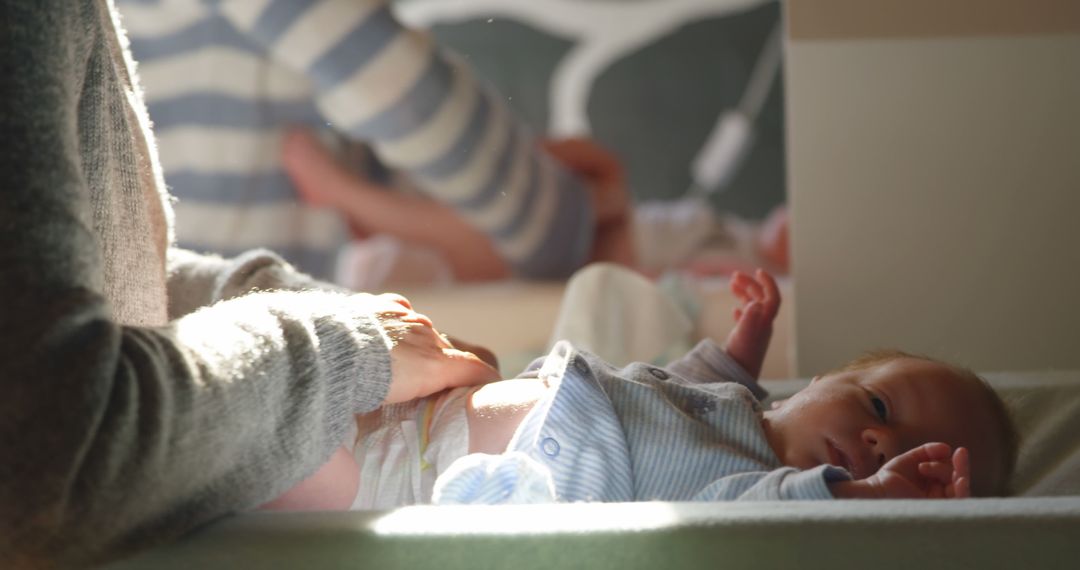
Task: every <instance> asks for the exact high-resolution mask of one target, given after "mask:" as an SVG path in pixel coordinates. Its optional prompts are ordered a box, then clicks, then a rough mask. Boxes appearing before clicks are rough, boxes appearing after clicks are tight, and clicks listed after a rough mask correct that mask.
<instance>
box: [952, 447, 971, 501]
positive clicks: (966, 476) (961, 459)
mask: <svg viewBox="0 0 1080 570" xmlns="http://www.w3.org/2000/svg"><path fill="white" fill-rule="evenodd" d="M952 463H953V477H952V490H953V493H952V495H953V496H954V497H956V498H958V499H963V498H967V497H970V496H971V459H970V455H969V454H968V450H967V448H966V447H957V448H956V451H954V452H953V456H952Z"/></svg>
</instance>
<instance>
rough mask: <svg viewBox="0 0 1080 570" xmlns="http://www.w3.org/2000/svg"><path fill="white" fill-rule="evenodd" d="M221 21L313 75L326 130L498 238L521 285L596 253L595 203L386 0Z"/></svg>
mask: <svg viewBox="0 0 1080 570" xmlns="http://www.w3.org/2000/svg"><path fill="white" fill-rule="evenodd" d="M220 9H221V12H222V13H223V14H224V15H225V16H226V17H227V18H229V20H230V22H231V23H232V24H233V25H234V26H235V27H236V28H237V29H239V30H240V31H242V32H243V33H246V34H247V35H248V36H250V37H251V38H252V39H254V40H255V41H256V42H257V43H259V44H260V45H262V46H263V47H264V49H266V50H267V51H268V52H269V53H270V54H271V55H272V56H274V57H276V58H277V59H279V60H280V61H282V62H283V63H285V64H286V65H288V66H290V67H292V68H293V69H294V70H296V71H298V72H300V73H302V74H304V75H306V76H307V77H309V78H310V79H311V81H312V85H313V86H314V88H315V90H316V92H317V98H318V105H319V108H320V109H321V111H322V112H323V114H324V116H325V118H326V119H327V121H328V122H330V123H332V124H333V125H334V126H335V128H339V129H341V130H343V131H344V132H346V133H348V134H349V135H350V136H353V137H355V138H356V139H358V140H365V141H369V142H372V143H373V146H374V147H375V149H376V151H377V152H378V153H379V156H380V158H382V159H383V160H384V161H385V162H386V163H387V164H389V165H391V166H393V167H395V168H398V169H401V170H404V171H406V172H408V173H409V174H410V175H412V176H414V177H415V178H416V179H417V180H419V181H420V182H421V186H422V187H423V188H424V189H425V190H426V191H427V192H429V193H430V194H432V195H433V196H434V197H436V198H438V199H440V200H442V201H444V202H446V203H448V204H450V205H451V206H453V207H454V208H455V209H456V210H457V211H459V212H460V213H461V214H462V215H463V216H465V217H466V218H467V219H468V220H469V221H470V222H471V223H472V224H474V225H475V226H476V227H477V228H479V229H480V230H481V231H483V232H484V233H486V234H487V235H489V236H490V237H491V238H492V239H493V240H494V241H495V243H496V246H497V248H498V249H499V251H500V252H501V253H502V255H503V256H504V257H505V258H506V259H507V260H508V261H509V262H510V264H511V266H513V267H514V269H515V270H516V271H517V272H518V273H519V274H520V275H523V276H527V277H534V278H552V277H565V276H567V275H569V274H570V273H571V272H572V271H573V270H575V269H577V268H578V267H580V266H581V265H583V264H584V263H585V262H586V261H587V260H588V258H589V257H590V255H591V254H592V253H593V252H592V246H593V237H594V235H595V233H596V232H595V230H596V228H595V226H596V222H597V218H596V215H595V214H594V212H593V205H592V200H591V198H590V193H589V192H587V191H586V190H585V188H584V187H583V186H582V185H581V184H580V183H579V182H578V181H577V180H576V179H575V178H574V177H572V176H570V175H569V173H568V172H567V171H565V170H563V169H561V168H559V167H557V165H556V164H555V163H554V162H553V161H552V160H551V158H550V157H549V156H547V155H546V154H544V153H543V152H542V150H541V149H540V148H539V146H538V142H537V141H536V140H535V138H534V137H533V135H532V134H531V133H530V132H529V131H528V129H527V128H526V127H525V126H524V125H523V124H522V123H520V122H519V121H516V120H515V119H514V117H513V116H512V114H511V112H510V110H509V109H508V108H507V107H506V105H505V103H503V101H502V99H501V98H500V97H497V96H495V95H494V94H493V93H492V92H491V91H490V90H489V89H487V88H486V87H484V86H483V85H481V84H480V82H479V81H478V80H477V79H476V78H475V77H474V76H473V74H472V73H471V71H470V69H469V68H468V67H467V66H466V65H464V64H462V63H461V62H459V61H457V60H454V59H451V58H449V57H447V56H446V55H445V54H444V53H443V52H441V51H439V50H438V49H437V48H436V46H434V44H433V42H432V41H431V39H430V37H429V36H428V35H426V34H423V33H420V32H418V31H415V30H409V29H407V28H405V27H404V26H403V25H402V24H401V23H400V22H399V21H398V20H397V19H396V18H395V17H394V15H393V13H392V11H391V8H390V6H389V5H388V3H386V2H384V1H383V0H361V1H355V0H353V1H349V0H319V1H307V0H261V1H252V0H226V1H225V2H222V3H221V5H220Z"/></svg>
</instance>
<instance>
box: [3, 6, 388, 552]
mask: <svg viewBox="0 0 1080 570" xmlns="http://www.w3.org/2000/svg"><path fill="white" fill-rule="evenodd" d="M104 6H106V3H105V2H104V1H97V2H92V1H87V2H78V3H74V2H68V1H66V0H65V1H60V0H41V1H35V2H23V1H21V0H0V74H2V76H3V78H2V81H3V85H4V90H3V93H4V94H3V97H0V133H3V137H0V185H2V188H3V197H2V199H0V267H2V268H3V274H2V275H3V276H2V278H0V393H2V397H0V457H2V458H3V459H2V461H0V567H2V568H11V567H24V566H32V567H42V566H48V565H53V564H56V565H72V564H76V563H77V564H80V565H81V564H85V563H86V562H88V561H93V560H99V559H102V558H108V557H112V556H115V555H117V554H119V553H123V552H126V551H129V550H132V549H135V548H139V547H145V546H147V545H151V544H155V543H158V542H162V541H165V540H169V539H172V538H175V537H176V536H178V535H180V534H182V533H185V532H187V531H189V530H191V529H193V528H195V527H197V526H199V525H202V524H205V523H207V522H209V521H212V520H214V519H216V518H218V517H220V516H223V515H226V514H229V513H233V512H238V511H243V510H246V509H251V508H254V507H256V506H257V505H259V504H261V503H262V502H264V501H267V500H269V499H271V498H273V497H274V496H276V495H278V494H280V493H281V492H282V491H283V490H284V489H286V488H287V487H288V486H290V485H291V484H293V483H295V482H296V481H298V480H299V479H301V478H303V477H304V476H306V475H307V474H309V473H311V472H313V471H314V470H315V469H316V468H317V467H318V466H319V465H320V464H321V463H322V462H323V461H325V459H326V457H328V456H329V454H330V453H331V451H332V450H333V449H334V448H335V447H336V446H337V445H339V444H340V442H341V438H342V437H343V435H344V434H345V432H346V429H347V426H348V425H349V424H350V422H351V421H352V415H353V414H354V413H357V412H362V411H365V410H369V409H372V408H373V407H374V406H376V405H378V403H379V402H381V400H382V399H383V397H384V396H385V393H386V390H387V387H388V384H389V380H390V369H389V367H390V360H389V353H388V342H387V339H386V337H385V334H384V332H383V330H382V328H381V327H380V326H379V324H378V322H377V321H376V319H375V318H374V317H373V315H372V308H371V306H370V305H369V304H368V303H369V301H370V299H371V297H370V296H363V295H357V296H350V295H345V294H342V293H337V292H330V291H306V292H286V291H278V292H259V293H254V294H249V295H243V296H239V297H236V298H233V299H229V300H224V301H221V302H219V303H217V304H215V305H213V306H212V307H209V308H205V309H201V310H197V311H190V312H189V314H187V315H186V316H184V317H182V318H180V319H177V320H175V321H171V322H169V323H163V324H162V325H160V326H154V327H150V326H146V327H134V326H125V325H123V324H121V323H120V322H118V321H117V320H116V318H115V317H114V315H115V314H116V312H115V307H114V306H113V304H112V303H110V301H109V300H108V298H109V297H108V295H107V293H106V291H107V289H108V286H109V284H108V283H106V279H105V277H104V275H105V272H104V271H103V268H102V267H103V264H104V260H105V259H107V253H108V251H109V250H108V247H107V246H108V240H109V239H114V240H115V239H116V238H117V236H103V235H102V233H101V231H100V229H99V228H97V227H96V226H95V223H94V219H95V217H94V213H95V212H96V210H94V209H93V208H97V207H102V206H101V203H100V202H98V201H95V200H93V199H91V198H90V197H91V196H94V195H95V192H102V193H109V194H110V195H111V196H114V197H115V196H116V195H117V193H118V192H122V191H129V190H130V188H127V187H125V186H124V185H123V180H124V179H125V176H126V177H127V179H128V180H130V178H131V176H130V175H129V174H127V173H128V172H129V170H130V169H131V168H132V163H134V162H135V157H127V158H126V159H125V158H124V157H120V158H117V157H116V156H115V155H116V154H122V153H116V152H115V150H114V149H113V148H112V147H110V146H109V145H108V144H105V143H103V142H99V140H100V139H101V137H102V136H103V135H105V134H107V133H104V132H99V131H97V130H94V129H95V128H99V127H100V125H96V126H95V125H94V124H92V123H88V122H87V117H88V116H89V115H88V114H87V113H86V111H87V110H88V109H97V110H99V111H100V114H102V115H103V116H110V115H109V113H110V112H114V109H117V108H121V109H122V108H123V105H124V104H125V103H126V101H125V99H124V94H123V92H122V91H121V90H119V89H105V88H101V86H100V85H92V84H90V83H89V81H88V79H87V78H88V77H90V76H91V72H93V73H94V74H97V75H101V76H108V74H109V73H115V72H114V71H112V67H110V66H115V65H116V64H117V63H116V61H115V58H111V57H110V56H109V55H108V54H103V53H102V52H103V50H104V49H105V48H104V47H103V46H104V45H105V42H103V40H102V37H101V36H102V33H103V32H102V30H103V29H105V28H104V27H103V26H104V25H105V24H106V23H107V22H108V21H109V20H108V14H107V12H105V8H104ZM111 86H112V87H116V86H115V85H111ZM112 116H113V117H114V118H115V115H112ZM121 122H122V121H121ZM117 132H120V135H117V136H118V137H120V136H126V137H128V138H129V139H130V137H131V136H132V133H133V132H134V131H133V130H131V129H130V128H129V129H128V130H122V129H117ZM88 133H89V134H88ZM114 134H115V133H114ZM105 140H106V141H108V140H110V139H108V138H106V139H105ZM125 160H126V162H125ZM95 169H96V170H95ZM91 171H95V172H99V173H100V172H102V171H107V172H108V173H110V174H109V175H108V176H98V177H91V176H89V175H88V172H91ZM91 180H95V181H97V182H95V183H91V182H90V181H91ZM132 196H133V197H130V198H128V199H129V200H132V201H134V200H139V199H146V198H147V196H145V195H142V196H140V195H139V193H138V192H135V193H133V194H132ZM120 199H123V197H121V198H120ZM120 215H126V213H121V214H120ZM121 237H123V236H121ZM161 271H164V268H163V267H162V268H161ZM212 273H213V272H208V273H206V274H204V277H207V278H208V279H209V281H214V280H215V279H218V278H217V277H210V275H211V274H212ZM255 274H258V272H255ZM237 275H238V274H234V277H237ZM264 275H265V274H264ZM225 281H226V282H228V279H226V280H225ZM241 281H242V280H241ZM176 283H179V281H177V282H176ZM192 283H194V281H191V282H189V284H188V287H193V289H191V291H195V290H196V289H197V288H194V285H192ZM218 283H224V282H222V281H220V280H219V281H218ZM247 285H250V282H246V283H236V284H235V288H236V289H244V288H245V287H247ZM231 286H232V285H228V284H226V286H223V287H218V293H216V295H217V296H218V297H220V298H226V297H229V296H230V293H229V291H230V287H231ZM164 294H165V293H164V291H162V292H161V295H162V296H164ZM193 294H194V293H193ZM211 296H212V295H211ZM211 296H207V297H206V299H209V298H210V297H211ZM190 308H193V307H189V309H190Z"/></svg>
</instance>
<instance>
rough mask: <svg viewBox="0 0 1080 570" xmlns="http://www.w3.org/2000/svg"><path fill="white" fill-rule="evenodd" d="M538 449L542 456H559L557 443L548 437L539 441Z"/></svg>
mask: <svg viewBox="0 0 1080 570" xmlns="http://www.w3.org/2000/svg"><path fill="white" fill-rule="evenodd" d="M540 449H541V450H543V452H544V455H547V456H548V457H555V456H556V455H558V454H559V442H557V441H555V440H554V439H552V438H550V437H545V438H544V439H543V440H542V441H540Z"/></svg>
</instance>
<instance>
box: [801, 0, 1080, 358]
mask: <svg viewBox="0 0 1080 570" xmlns="http://www.w3.org/2000/svg"><path fill="white" fill-rule="evenodd" d="M791 1H792V4H790V5H789V10H788V18H789V20H788V24H789V40H790V41H789V44H788V51H787V60H786V62H787V70H786V73H787V97H788V113H789V114H788V120H789V123H788V124H789V127H788V149H789V173H790V182H789V195H790V201H791V208H792V214H793V225H792V243H793V259H794V295H793V301H794V327H795V330H794V339H795V340H794V342H795V372H796V374H798V375H801V376H808V375H812V374H814V373H817V372H820V371H821V370H823V369H826V368H828V367H831V366H834V365H836V364H838V363H840V362H842V361H844V360H846V359H848V358H850V357H851V356H853V355H855V354H856V353H858V352H859V351H861V350H864V349H868V348H877V347H897V348H903V349H907V350H912V351H915V352H922V353H927V354H930V355H934V356H937V357H940V358H945V359H949V360H953V361H957V362H959V363H961V364H966V365H968V366H972V367H974V368H976V369H979V370H1010V369H1011V370H1016V369H1047V368H1080V247H1078V246H1080V2H1074V1H1069V2H1062V1H1054V0H1029V1H1026V2H1018V1H1006V0H994V1H989V0H987V1H979V0H966V1H961V0H952V1H951V2H946V3H941V2H927V1H910V2H909V1H908V0H891V1H889V2H869V3H866V2H856V1H855V0H848V1H841V0H822V1H820V2H817V1H809V0H791ZM943 4H944V5H948V6H949V8H948V9H947V10H945V11H946V12H949V14H938V12H940V11H941V10H938V9H937V8H935V7H937V6H940V5H943ZM866 5H871V6H875V7H876V9H877V11H875V10H868V9H866V8H865V6H866ZM1018 5H1020V6H1026V7H1027V8H1029V9H1030V10H1033V11H1035V12H1037V13H1036V14H1035V15H1034V16H1029V17H1018V16H1017V15H1016V10H1015V6H1018ZM882 10H884V12H885V13H888V14H890V17H889V18H882V17H881V11H882ZM958 10H959V11H960V13H961V14H962V13H963V11H964V10H966V11H967V13H968V14H970V15H977V17H973V18H969V19H967V20H965V19H964V18H962V17H960V18H958V17H955V16H956V14H953V12H957V11H958ZM830 11H831V12H830ZM935 14H938V15H940V16H941V18H940V19H935ZM950 14H951V15H950ZM830 16H835V18H830ZM972 19H974V20H975V21H977V22H976V23H978V22H982V24H979V25H981V26H982V28H981V30H982V31H983V32H985V33H981V32H980V28H979V27H978V26H975V28H974V29H973V28H972V25H971V23H970V22H969V21H968V20H972ZM860 21H862V22H864V23H865V25H860ZM920 22H922V23H924V24H925V25H921V24H920ZM942 22H945V23H942ZM949 22H953V24H948V23H949ZM1010 22H1013V23H1014V24H1015V25H1010ZM1040 22H1042V23H1041V24H1040ZM961 24H962V25H961Z"/></svg>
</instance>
